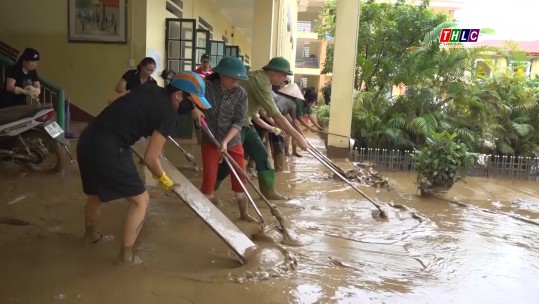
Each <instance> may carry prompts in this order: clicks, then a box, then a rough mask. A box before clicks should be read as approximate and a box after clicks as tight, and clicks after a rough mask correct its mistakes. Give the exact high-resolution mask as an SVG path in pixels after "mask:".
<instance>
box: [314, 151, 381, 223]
mask: <svg viewBox="0 0 539 304" xmlns="http://www.w3.org/2000/svg"><path fill="white" fill-rule="evenodd" d="M307 151H308V152H309V153H311V155H312V156H313V157H314V158H316V159H317V160H318V161H320V162H321V163H322V164H323V165H325V166H326V167H327V168H328V169H330V170H331V171H333V173H335V174H336V175H337V176H338V177H339V178H340V179H342V180H343V181H344V182H345V183H347V184H348V185H349V186H350V187H352V188H353V189H354V190H356V191H357V192H358V193H359V194H361V195H362V196H363V197H364V198H366V199H367V200H368V201H369V202H370V203H372V204H373V205H374V206H375V207H376V208H378V210H379V211H380V217H381V218H387V213H386V212H385V211H384V210H382V207H381V206H380V205H379V204H378V203H376V202H375V201H374V200H373V199H371V198H370V197H368V196H367V195H366V194H365V193H363V191H361V190H359V189H358V188H357V187H356V186H354V184H352V183H351V182H350V181H349V180H348V179H346V177H344V176H343V175H341V174H340V173H339V172H338V171H337V170H336V169H335V168H333V167H332V166H331V165H330V164H328V163H326V162H325V161H324V159H323V158H321V157H320V156H319V155H318V154H317V153H316V152H315V151H314V150H313V148H312V147H309V148H308V149H307Z"/></svg>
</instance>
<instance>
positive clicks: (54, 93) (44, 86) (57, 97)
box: [0, 54, 66, 130]
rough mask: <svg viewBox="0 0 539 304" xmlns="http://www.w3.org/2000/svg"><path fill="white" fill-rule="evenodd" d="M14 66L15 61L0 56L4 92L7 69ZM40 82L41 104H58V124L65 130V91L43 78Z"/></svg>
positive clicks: (0, 86)
mask: <svg viewBox="0 0 539 304" xmlns="http://www.w3.org/2000/svg"><path fill="white" fill-rule="evenodd" d="M14 64H15V61H14V60H13V59H11V58H9V57H8V56H5V55H3V54H0V83H1V84H0V90H4V88H3V86H4V83H5V80H6V69H7V68H8V67H10V66H12V65H14ZM39 82H40V83H41V94H40V96H39V101H40V103H42V104H45V105H51V106H52V105H53V104H54V102H56V122H57V123H58V124H59V125H60V126H61V127H62V129H64V130H65V127H66V124H65V121H66V117H65V112H66V106H65V92H64V90H63V89H62V88H60V87H58V86H56V85H55V84H53V83H51V82H50V81H48V80H46V79H44V78H42V77H39Z"/></svg>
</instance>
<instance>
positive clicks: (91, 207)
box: [83, 195, 103, 244]
mask: <svg viewBox="0 0 539 304" xmlns="http://www.w3.org/2000/svg"><path fill="white" fill-rule="evenodd" d="M102 208H103V207H102V206H101V201H100V200H99V198H98V197H97V196H95V195H89V196H88V201H87V202H86V207H85V210H84V213H85V214H84V215H85V216H84V222H85V231H84V237H83V241H84V243H87V244H97V243H99V241H101V238H102V237H103V234H102V233H99V232H97V231H96V228H95V226H96V224H97V221H98V220H99V216H100V215H101V209H102Z"/></svg>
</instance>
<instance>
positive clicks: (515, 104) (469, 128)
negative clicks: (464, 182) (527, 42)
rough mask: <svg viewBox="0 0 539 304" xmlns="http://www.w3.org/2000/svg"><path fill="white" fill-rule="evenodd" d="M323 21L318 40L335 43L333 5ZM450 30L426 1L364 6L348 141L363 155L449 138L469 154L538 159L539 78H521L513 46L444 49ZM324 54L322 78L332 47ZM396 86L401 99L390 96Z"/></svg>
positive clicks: (519, 56)
mask: <svg viewBox="0 0 539 304" xmlns="http://www.w3.org/2000/svg"><path fill="white" fill-rule="evenodd" d="M320 18H321V19H322V26H320V27H319V29H318V33H319V35H320V36H321V37H326V38H327V37H333V36H334V35H335V21H336V16H335V1H328V2H326V3H325V5H324V10H323V13H322V14H321V16H320ZM453 26H455V23H454V22H452V21H449V20H447V18H446V17H445V16H441V15H436V14H434V13H433V12H432V11H430V10H429V8H428V2H427V1H425V2H423V3H422V4H420V5H411V4H406V3H405V2H404V1H397V2H396V3H394V4H389V3H379V2H375V1H373V0H368V1H362V4H361V17H360V25H359V34H358V55H357V76H356V79H357V83H356V89H358V90H359V91H360V93H359V94H358V95H357V97H356V99H355V100H354V111H353V119H352V136H353V137H355V138H357V140H358V142H359V145H360V146H362V147H376V148H396V149H409V150H412V149H414V148H420V147H421V146H423V145H424V144H425V140H426V138H427V137H428V136H430V135H431V134H432V132H438V133H442V132H444V131H447V132H449V133H451V134H456V135H455V136H456V137H457V138H458V140H459V141H460V142H462V143H464V144H466V145H467V146H469V147H470V148H471V149H472V151H476V152H486V153H499V154H509V155H522V156H524V155H538V154H539V105H538V100H539V78H537V77H535V78H529V77H527V76H526V75H525V72H526V68H527V62H528V61H529V58H527V56H526V54H525V53H522V52H520V51H518V49H517V48H516V47H515V45H511V44H510V45H508V46H507V47H505V48H492V47H480V48H443V47H442V46H441V45H440V43H439V42H438V37H439V34H440V32H441V30H442V28H447V27H453ZM328 54H329V56H328V58H326V65H325V66H324V69H325V71H327V72H329V71H331V69H332V64H333V63H332V62H333V57H332V56H333V44H332V43H331V42H330V43H329V44H328ZM507 63H508V64H509V66H508V65H507ZM399 85H400V86H402V87H405V88H406V92H405V94H403V95H398V96H391V95H390V94H388V92H389V91H390V90H391V88H392V87H393V86H399ZM326 112H327V113H329V111H326ZM322 118H323V117H322Z"/></svg>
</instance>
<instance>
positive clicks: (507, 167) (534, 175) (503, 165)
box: [352, 148, 539, 181]
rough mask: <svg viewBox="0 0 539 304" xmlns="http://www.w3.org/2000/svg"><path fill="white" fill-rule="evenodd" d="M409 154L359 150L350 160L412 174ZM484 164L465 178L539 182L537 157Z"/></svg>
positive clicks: (493, 158) (491, 158)
mask: <svg viewBox="0 0 539 304" xmlns="http://www.w3.org/2000/svg"><path fill="white" fill-rule="evenodd" d="M411 153H412V151H409V150H404V151H402V150H390V149H371V148H359V149H358V150H354V152H353V155H352V159H353V160H354V161H356V162H372V163H374V164H376V169H378V170H380V171H393V172H412V171H414V169H415V161H414V159H413V158H412V155H411ZM483 162H484V164H480V163H476V164H475V166H474V168H473V169H472V170H470V171H469V172H468V175H469V176H488V177H503V178H511V179H521V180H529V181H538V180H539V178H538V177H539V157H517V156H507V155H484V159H483ZM483 162H482V163H483Z"/></svg>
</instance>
